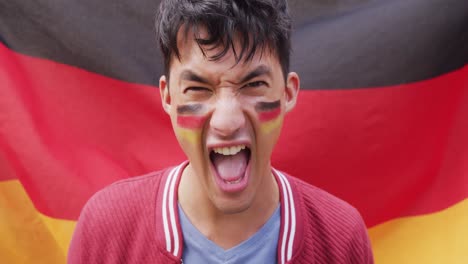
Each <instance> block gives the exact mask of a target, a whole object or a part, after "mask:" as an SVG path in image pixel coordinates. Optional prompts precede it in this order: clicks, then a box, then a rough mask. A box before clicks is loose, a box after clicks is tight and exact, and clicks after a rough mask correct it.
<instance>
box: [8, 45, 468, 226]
mask: <svg viewBox="0 0 468 264" xmlns="http://www.w3.org/2000/svg"><path fill="white" fill-rule="evenodd" d="M0 65H2V67H1V68H0V87H1V89H0V108H1V109H0V120H1V126H0V144H1V146H2V148H1V151H5V150H8V153H6V154H5V153H3V154H2V155H0V158H1V159H6V161H5V160H0V166H4V164H9V165H11V164H13V165H11V166H10V169H9V170H6V169H5V170H4V168H3V167H1V168H0V171H2V172H4V171H7V172H8V171H9V172H10V173H15V174H16V175H14V176H13V177H15V178H19V179H20V181H21V182H22V183H23V185H24V186H25V188H26V190H27V192H28V194H29V196H30V197H31V198H32V200H33V201H34V203H35V205H36V207H37V208H38V210H39V211H41V212H42V213H45V214H47V215H49V216H52V217H56V218H65V219H76V218H77V216H78V213H79V211H80V210H81V207H82V205H83V204H84V202H85V201H86V200H87V199H88V198H89V197H90V195H92V194H93V193H94V192H95V191H97V190H98V189H100V188H102V187H103V186H105V185H107V184H110V183H111V182H113V181H115V180H117V179H121V178H124V177H129V176H133V175H138V174H143V173H146V172H148V171H151V170H155V169H159V168H163V167H166V166H169V165H175V164H178V163H179V162H181V161H182V160H184V159H185V157H184V155H183V154H182V151H181V150H180V148H179V146H178V144H177V141H176V139H175V136H174V134H173V131H172V127H171V124H170V121H169V118H168V116H167V115H166V114H165V112H164V111H163V110H162V108H161V104H160V101H159V100H160V97H159V94H158V91H157V89H156V88H155V87H150V86H144V85H137V84H131V83H126V82H122V81H118V80H114V79H110V78H107V77H103V76H101V75H98V74H94V73H90V72H87V71H84V70H81V69H78V68H75V67H70V66H67V65H63V64H58V63H54V62H51V61H47V60H44V59H38V58H32V57H28V56H24V55H20V54H17V53H15V52H12V51H10V50H8V49H7V48H5V47H4V46H1V45H0ZM467 76H468V67H465V68H463V69H461V70H458V71H455V72H452V73H450V74H446V75H443V76H441V77H438V78H435V79H431V80H427V81H422V82H418V83H412V84H407V85H399V86H393V87H387V88H378V89H356V90H343V91H340V90H334V91H303V92H301V94H300V97H299V101H298V105H297V107H296V109H295V110H294V111H292V112H291V113H289V114H288V115H287V117H286V119H285V125H284V131H283V134H282V136H281V139H280V142H279V144H278V146H277V148H276V150H275V153H274V157H273V165H274V166H277V167H278V168H279V169H284V170H285V171H287V172H290V173H291V174H293V175H296V176H298V177H301V178H303V179H304V180H306V181H309V182H311V183H313V184H315V185H318V186H320V187H323V188H325V189H326V190H328V191H330V192H332V193H334V194H336V195H338V196H340V197H342V198H344V199H346V200H347V201H349V202H350V203H352V204H353V205H355V206H357V207H358V209H359V210H360V212H362V214H363V215H364V217H365V220H366V222H367V224H368V225H370V226H372V225H375V224H378V223H381V222H383V221H386V220H388V219H391V218H394V217H401V216H406V215H413V214H419V213H428V212H433V211H436V210H440V209H441V208H445V207H447V206H450V205H452V204H454V203H456V202H458V201H460V200H462V199H463V198H465V197H467V196H468V190H467V189H466V188H465V186H468V183H467V180H466V177H465V176H464V175H466V174H467V173H468V168H467V167H466V166H467V165H466V162H465V161H466V157H467V156H468V142H467V139H466V135H467V134H468V124H467V122H468V108H467V107H468V93H467V92H466V91H467V89H466V88H467V86H466V84H467ZM7 166H8V165H7ZM11 169H13V170H14V171H12V170H11ZM6 177H7V178H8V177H9V178H11V177H12V176H11V175H10V176H6Z"/></svg>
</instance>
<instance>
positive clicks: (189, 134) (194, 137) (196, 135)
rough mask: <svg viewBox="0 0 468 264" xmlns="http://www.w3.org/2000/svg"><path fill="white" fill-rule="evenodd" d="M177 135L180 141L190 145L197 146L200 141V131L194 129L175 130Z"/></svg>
mask: <svg viewBox="0 0 468 264" xmlns="http://www.w3.org/2000/svg"><path fill="white" fill-rule="evenodd" d="M176 133H177V135H179V136H180V137H181V138H182V139H184V140H186V141H188V142H190V143H192V144H194V145H195V144H197V142H199V141H200V136H201V135H200V133H201V131H200V130H198V129H196V130H194V129H185V128H177V129H176Z"/></svg>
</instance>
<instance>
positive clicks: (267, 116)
mask: <svg viewBox="0 0 468 264" xmlns="http://www.w3.org/2000/svg"><path fill="white" fill-rule="evenodd" d="M280 114H281V108H276V109H272V110H269V111H266V112H260V113H258V118H259V119H260V121H261V122H268V121H271V120H273V119H275V118H277V117H278V116H279V115H280Z"/></svg>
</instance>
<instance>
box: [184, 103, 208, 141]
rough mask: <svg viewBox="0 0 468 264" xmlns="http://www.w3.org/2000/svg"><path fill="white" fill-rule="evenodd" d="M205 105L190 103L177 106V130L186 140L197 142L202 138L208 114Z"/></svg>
mask: <svg viewBox="0 0 468 264" xmlns="http://www.w3.org/2000/svg"><path fill="white" fill-rule="evenodd" d="M204 112H205V111H204V109H203V105H201V104H188V105H179V106H177V128H176V132H177V133H178V134H179V135H180V136H181V137H182V138H183V139H185V140H187V141H189V142H190V143H192V144H196V143H197V142H198V141H199V140H200V135H201V130H202V128H203V125H204V123H205V121H206V118H207V116H206V115H202V113H204Z"/></svg>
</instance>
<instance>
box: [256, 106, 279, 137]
mask: <svg viewBox="0 0 468 264" xmlns="http://www.w3.org/2000/svg"><path fill="white" fill-rule="evenodd" d="M255 110H256V111H257V113H258V119H259V120H260V122H261V129H262V131H263V132H264V133H266V134H267V133H270V132H271V131H272V130H274V129H275V128H277V127H278V126H279V125H280V124H281V118H279V117H280V115H281V101H280V100H277V101H274V102H258V103H257V104H256V105H255Z"/></svg>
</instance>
